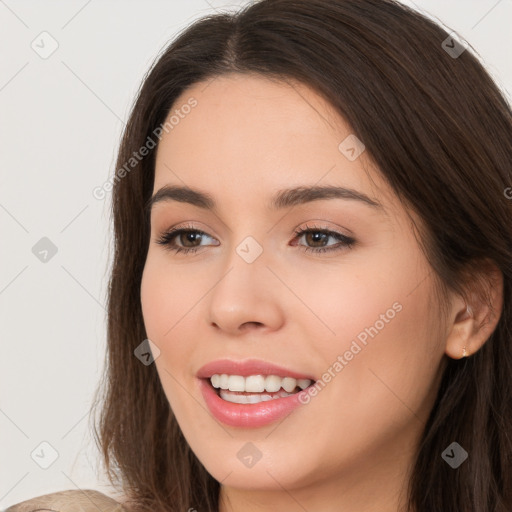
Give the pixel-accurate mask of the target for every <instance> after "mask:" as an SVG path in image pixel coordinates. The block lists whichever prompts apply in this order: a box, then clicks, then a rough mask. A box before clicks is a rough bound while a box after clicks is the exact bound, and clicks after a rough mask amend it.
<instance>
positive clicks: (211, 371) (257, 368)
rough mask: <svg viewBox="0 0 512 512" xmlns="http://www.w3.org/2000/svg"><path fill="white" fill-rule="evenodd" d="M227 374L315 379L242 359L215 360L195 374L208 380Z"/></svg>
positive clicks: (281, 368) (259, 360)
mask: <svg viewBox="0 0 512 512" xmlns="http://www.w3.org/2000/svg"><path fill="white" fill-rule="evenodd" d="M223 373H227V374H228V375H241V376H242V377H247V376H249V375H277V376H278V377H293V378H295V379H309V380H312V381H315V380H316V379H315V378H314V377H312V376H311V375H308V374H306V373H301V372H298V371H295V370H292V369H290V368H286V367H284V366H279V365H277V364H274V363H269V362H268V361H263V360H261V359H244V360H242V361H235V360H232V359H217V360H216V361H211V362H209V363H207V364H205V365H204V366H201V368H199V370H198V372H197V377H199V378H200V379H208V378H210V377H211V376H212V375H215V374H223Z"/></svg>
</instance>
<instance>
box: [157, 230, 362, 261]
mask: <svg viewBox="0 0 512 512" xmlns="http://www.w3.org/2000/svg"><path fill="white" fill-rule="evenodd" d="M310 232H312V233H322V234H324V235H328V236H331V237H333V238H335V239H337V240H338V241H339V242H340V245H338V246H336V247H334V248H332V247H330V248H329V247H307V246H303V245H301V246H300V247H302V248H303V249H302V250H303V251H305V252H307V251H312V252H313V253H322V252H334V251H340V250H342V249H343V248H347V249H350V248H352V246H353V245H354V244H355V242H356V241H355V239H354V238H351V237H348V236H345V235H342V234H341V233H338V232H336V231H331V230H328V229H323V228H317V227H315V226H308V225H306V227H305V228H303V229H297V230H295V231H294V235H295V237H296V238H297V237H299V238H300V237H301V236H302V235H304V234H307V233H310ZM182 233H197V234H199V235H206V236H209V235H208V233H205V232H204V231H201V230H200V229H194V227H193V226H184V227H181V228H172V229H170V230H169V231H166V232H165V233H163V234H162V235H161V236H160V238H159V239H157V240H156V243H157V244H159V245H163V246H165V249H167V250H169V251H173V252H175V253H183V254H189V253H195V252H197V250H198V249H199V247H186V248H183V247H180V246H176V245H172V244H171V242H172V241H173V240H174V239H175V238H176V237H177V236H178V235H180V234H182Z"/></svg>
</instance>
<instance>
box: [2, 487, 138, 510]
mask: <svg viewBox="0 0 512 512" xmlns="http://www.w3.org/2000/svg"><path fill="white" fill-rule="evenodd" d="M36 511H37V512H129V511H128V509H127V508H126V506H124V505H122V504H121V503H120V502H118V501H116V500H114V499H113V498H110V497H109V496H107V495H106V494H103V493H102V492H100V491H95V490H92V489H84V490H69V491H59V492H53V493H50V494H43V495H42V496H37V497H35V498H31V499H29V500H25V501H22V502H20V503H16V505H12V506H10V507H9V508H7V509H6V510H5V511H4V512H36Z"/></svg>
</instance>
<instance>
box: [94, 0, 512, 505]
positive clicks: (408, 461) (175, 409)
mask: <svg viewBox="0 0 512 512" xmlns="http://www.w3.org/2000/svg"><path fill="white" fill-rule="evenodd" d="M511 135H512V115H511V109H510V106H509V104H508V103H507V102H506V100H505V99H504V97H503V95H502V94H501V92H500V91H499V89H498V88H497V86H496V85H495V84H494V83H493V81H492V80H491V78H490V77H489V75H488V74H487V73H486V71H485V70H484V68H483V67H482V65H481V64H480V63H479V61H478V60H477V58H476V57H475V56H474V55H473V54H472V53H471V51H470V49H468V48H467V47H466V45H465V44H463V43H462V42H461V41H458V40H457V39H456V38H455V37H453V36H451V35H449V34H448V33H446V32H445V31H444V29H442V28H441V27H439V26H438V25H436V24H435V23H433V22H432V21H430V20H428V19H426V18H425V17H423V16H422V15H421V14H419V13H417V12H415V11H412V10H410V9H409V8H407V7H404V6H403V5H401V4H399V3H397V2H394V1H391V0H336V1H333V0H307V1H306V0H262V1H259V2H256V3H254V4H253V5H251V6H249V7H247V8H245V9H244V10H242V11H240V12H239V13H236V14H219V15H215V16H209V17H206V18H204V19H202V20H199V21H197V22H195V23H194V24H193V25H192V26H190V27H189V28H188V29H187V30H185V31H184V32H183V33H182V34H180V35H179V37H178V38H177V39H176V40H175V41H174V42H173V43H172V44H171V45H170V46H169V47H168V48H167V49H166V50H165V52H163V54H162V55H161V56H159V58H158V59H157V61H156V62H155V64H154V65H153V66H152V69H151V71H150V72H149V73H148V75H147V76H146V78H145V80H144V83H143V84H142V87H141V89H140V91H139V94H138V97H137V99H136V102H135V105H134V107H133V110H132V113H131V116H130V119H129V122H128V124H127V128H126V131H125V134H124V137H123V140H122V144H121V147H120V150H119V154H118V159H117V167H116V169H117V171H116V175H115V177H114V180H113V184H114V190H113V218H114V233H115V254H114V262H113V268H112V274H111V281H110V294H109V313H108V369H107V374H106V376H105V380H104V382H103V385H102V387H101V388H100V389H104V390H105V397H104V400H105V401H104V403H103V402H101V401H100V400H99V399H98V402H97V407H98V410H99V412H100V413H101V416H100V419H99V422H98V429H97V440H98V444H99V446H100V447H101V450H102V453H103V456H104V459H105V465H106V467H107V469H108V471H109V476H110V478H111V481H112V483H113V484H115V485H118V487H119V488H120V489H121V490H122V491H123V492H124V493H125V495H126V501H125V502H124V504H125V506H126V507H127V508H128V509H129V510H134V511H138V510H158V511H159V510H162V511H174V510H176V511H178V510H180V511H182V510H188V511H192V510H197V511H203V510H208V511H221V512H227V511H237V512H238V511H270V510H287V511H295V510H297V511H299V510H310V511H313V510H314V511H322V512H329V511H354V510H357V511H359V512H362V511H364V512H370V511H379V512H396V511H399V510H400V511H408V512H412V511H414V512H431V511H432V510H440V511H441V510H442V511H453V510H457V511H464V512H484V511H485V512H491V511H493V512H505V511H510V510H512V471H511V470H512V468H511V465H512V442H511V439H512V435H511V434H512V409H511V408H512V401H511V398H512V396H511V390H512V343H511V342H512V287H511V279H512V229H511V226H510V221H511V219H512V201H511V197H512V188H511V187H512V169H511V165H512V164H511V162H512V146H511V144H510V140H511Z"/></svg>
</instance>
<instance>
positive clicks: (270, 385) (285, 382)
mask: <svg viewBox="0 0 512 512" xmlns="http://www.w3.org/2000/svg"><path fill="white" fill-rule="evenodd" d="M210 382H211V383H212V386H213V387H214V388H217V389H218V388H220V389H223V390H229V391H238V392H248V393H263V392H264V391H266V392H267V393H275V392H277V391H279V390H280V389H281V388H283V390H284V391H285V392H287V393H292V392H293V391H294V390H295V388H296V387H297V386H299V388H300V389H306V388H307V387H308V386H309V385H310V384H311V383H312V381H311V380H310V379H294V378H293V377H284V378H281V377H278V376H277V375H267V376H264V375H249V376H248V377H243V376H241V375H227V374H225V373H223V374H222V375H219V374H215V375H212V376H211V377H210ZM264 396H268V395H262V397H264ZM259 401H261V400H259ZM240 403H246V402H240Z"/></svg>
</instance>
